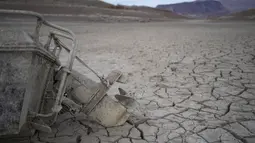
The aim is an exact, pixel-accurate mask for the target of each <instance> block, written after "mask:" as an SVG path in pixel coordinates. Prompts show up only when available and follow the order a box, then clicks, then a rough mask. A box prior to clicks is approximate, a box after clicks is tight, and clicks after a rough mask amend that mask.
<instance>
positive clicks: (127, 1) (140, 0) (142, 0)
mask: <svg viewBox="0 0 255 143" xmlns="http://www.w3.org/2000/svg"><path fill="white" fill-rule="evenodd" d="M103 1H105V2H108V3H112V4H123V5H146V6H151V7H155V6H157V5H158V4H172V3H179V2H188V1H194V0H103Z"/></svg>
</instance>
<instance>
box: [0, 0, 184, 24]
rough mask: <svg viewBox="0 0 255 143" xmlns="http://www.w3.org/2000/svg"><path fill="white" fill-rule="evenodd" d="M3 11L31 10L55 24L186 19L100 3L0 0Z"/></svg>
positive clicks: (55, 0)
mask: <svg viewBox="0 0 255 143" xmlns="http://www.w3.org/2000/svg"><path fill="white" fill-rule="evenodd" d="M0 9H18V10H31V11H35V12H39V13H42V14H44V15H45V16H47V17H51V18H53V19H55V20H56V19H63V18H65V19H70V20H82V21H84V20H85V21H106V22H108V21H109V22H111V21H118V22H119V21H140V22H147V21H162V20H172V19H182V18H184V17H183V16H180V15H177V14H175V13H173V12H171V11H166V10H160V9H155V8H149V7H135V6H134V7H130V6H123V5H112V4H109V3H106V2H103V1H100V0H41V1H40V0H0Z"/></svg>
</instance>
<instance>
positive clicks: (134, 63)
mask: <svg viewBox="0 0 255 143" xmlns="http://www.w3.org/2000/svg"><path fill="white" fill-rule="evenodd" d="M57 24H59V25H62V26H65V27H67V28H69V29H71V30H73V31H74V32H75V33H76V34H77V38H78V42H79V43H78V44H79V49H80V50H79V52H78V55H79V56H80V57H81V58H82V59H83V60H84V61H86V63H88V65H89V66H91V67H92V68H93V69H95V70H96V71H98V72H99V73H100V74H101V75H102V74H104V75H107V74H109V73H110V71H111V70H115V69H118V70H121V71H122V72H123V73H124V74H125V75H127V76H128V83H126V84H119V83H118V84H115V85H114V87H113V88H112V89H111V91H110V93H109V94H110V95H112V94H114V93H115V92H116V91H117V88H118V87H121V88H123V89H125V90H127V91H128V92H130V96H131V97H133V98H135V99H136V100H137V102H138V103H139V105H140V108H141V109H142V110H139V112H137V113H138V114H139V115H142V116H145V117H146V118H148V119H147V120H145V121H144V122H141V123H140V124H136V125H133V124H131V123H125V125H123V126H120V127H114V128H104V127H102V126H99V125H96V124H93V123H88V122H87V121H85V120H78V121H77V120H75V118H74V117H72V116H69V115H62V116H61V118H60V120H59V121H58V122H57V124H56V125H54V126H53V133H52V134H46V133H38V134H37V135H36V137H35V138H34V140H37V142H45V143H46V142H50V143H53V142H54V143H55V142H56V143H78V142H79V143H113V142H114V143H115V142H116V143H254V142H255V112H254V111H255V27H254V23H248V22H246V23H245V22H236V23H234V22H232V23H209V22H205V21H183V22H161V23H108V24H105V23H104V24H103V23H75V22H73V23H72V22H68V23H65V22H57ZM64 58H65V57H64ZM64 58H63V59H64ZM75 68H76V69H78V70H80V71H81V72H83V73H84V74H86V73H87V70H85V69H84V68H83V67H81V66H80V65H78V64H76V65H75Z"/></svg>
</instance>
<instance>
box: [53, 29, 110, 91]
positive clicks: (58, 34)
mask: <svg viewBox="0 0 255 143" xmlns="http://www.w3.org/2000/svg"><path fill="white" fill-rule="evenodd" d="M51 33H52V34H53V35H57V36H61V37H64V38H68V39H70V38H71V37H68V36H66V35H63V34H61V33H59V32H55V31H53V32H51ZM56 41H57V43H58V44H59V45H61V47H63V48H64V49H65V50H66V51H67V52H70V49H69V48H68V47H67V46H66V45H64V43H62V42H61V41H60V40H59V39H57V40H56ZM75 58H76V60H77V61H78V62H80V63H81V64H82V65H83V66H85V67H86V68H88V69H89V70H90V71H91V72H93V73H94V74H95V75H96V76H97V77H98V78H99V79H100V81H101V83H102V84H103V85H104V86H108V84H107V83H108V82H107V80H106V79H104V78H103V77H101V76H99V74H98V73H96V72H95V71H94V70H93V69H92V68H90V67H89V66H88V65H87V64H86V63H85V62H84V61H83V60H82V59H81V58H79V57H78V56H75Z"/></svg>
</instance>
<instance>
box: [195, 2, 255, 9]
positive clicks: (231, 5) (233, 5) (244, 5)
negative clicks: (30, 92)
mask: <svg viewBox="0 0 255 143" xmlns="http://www.w3.org/2000/svg"><path fill="white" fill-rule="evenodd" d="M197 1H212V0H197ZM217 1H219V2H221V3H222V5H223V6H225V7H226V8H227V9H228V10H230V11H231V12H240V11H244V10H248V9H251V8H255V0H217Z"/></svg>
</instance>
